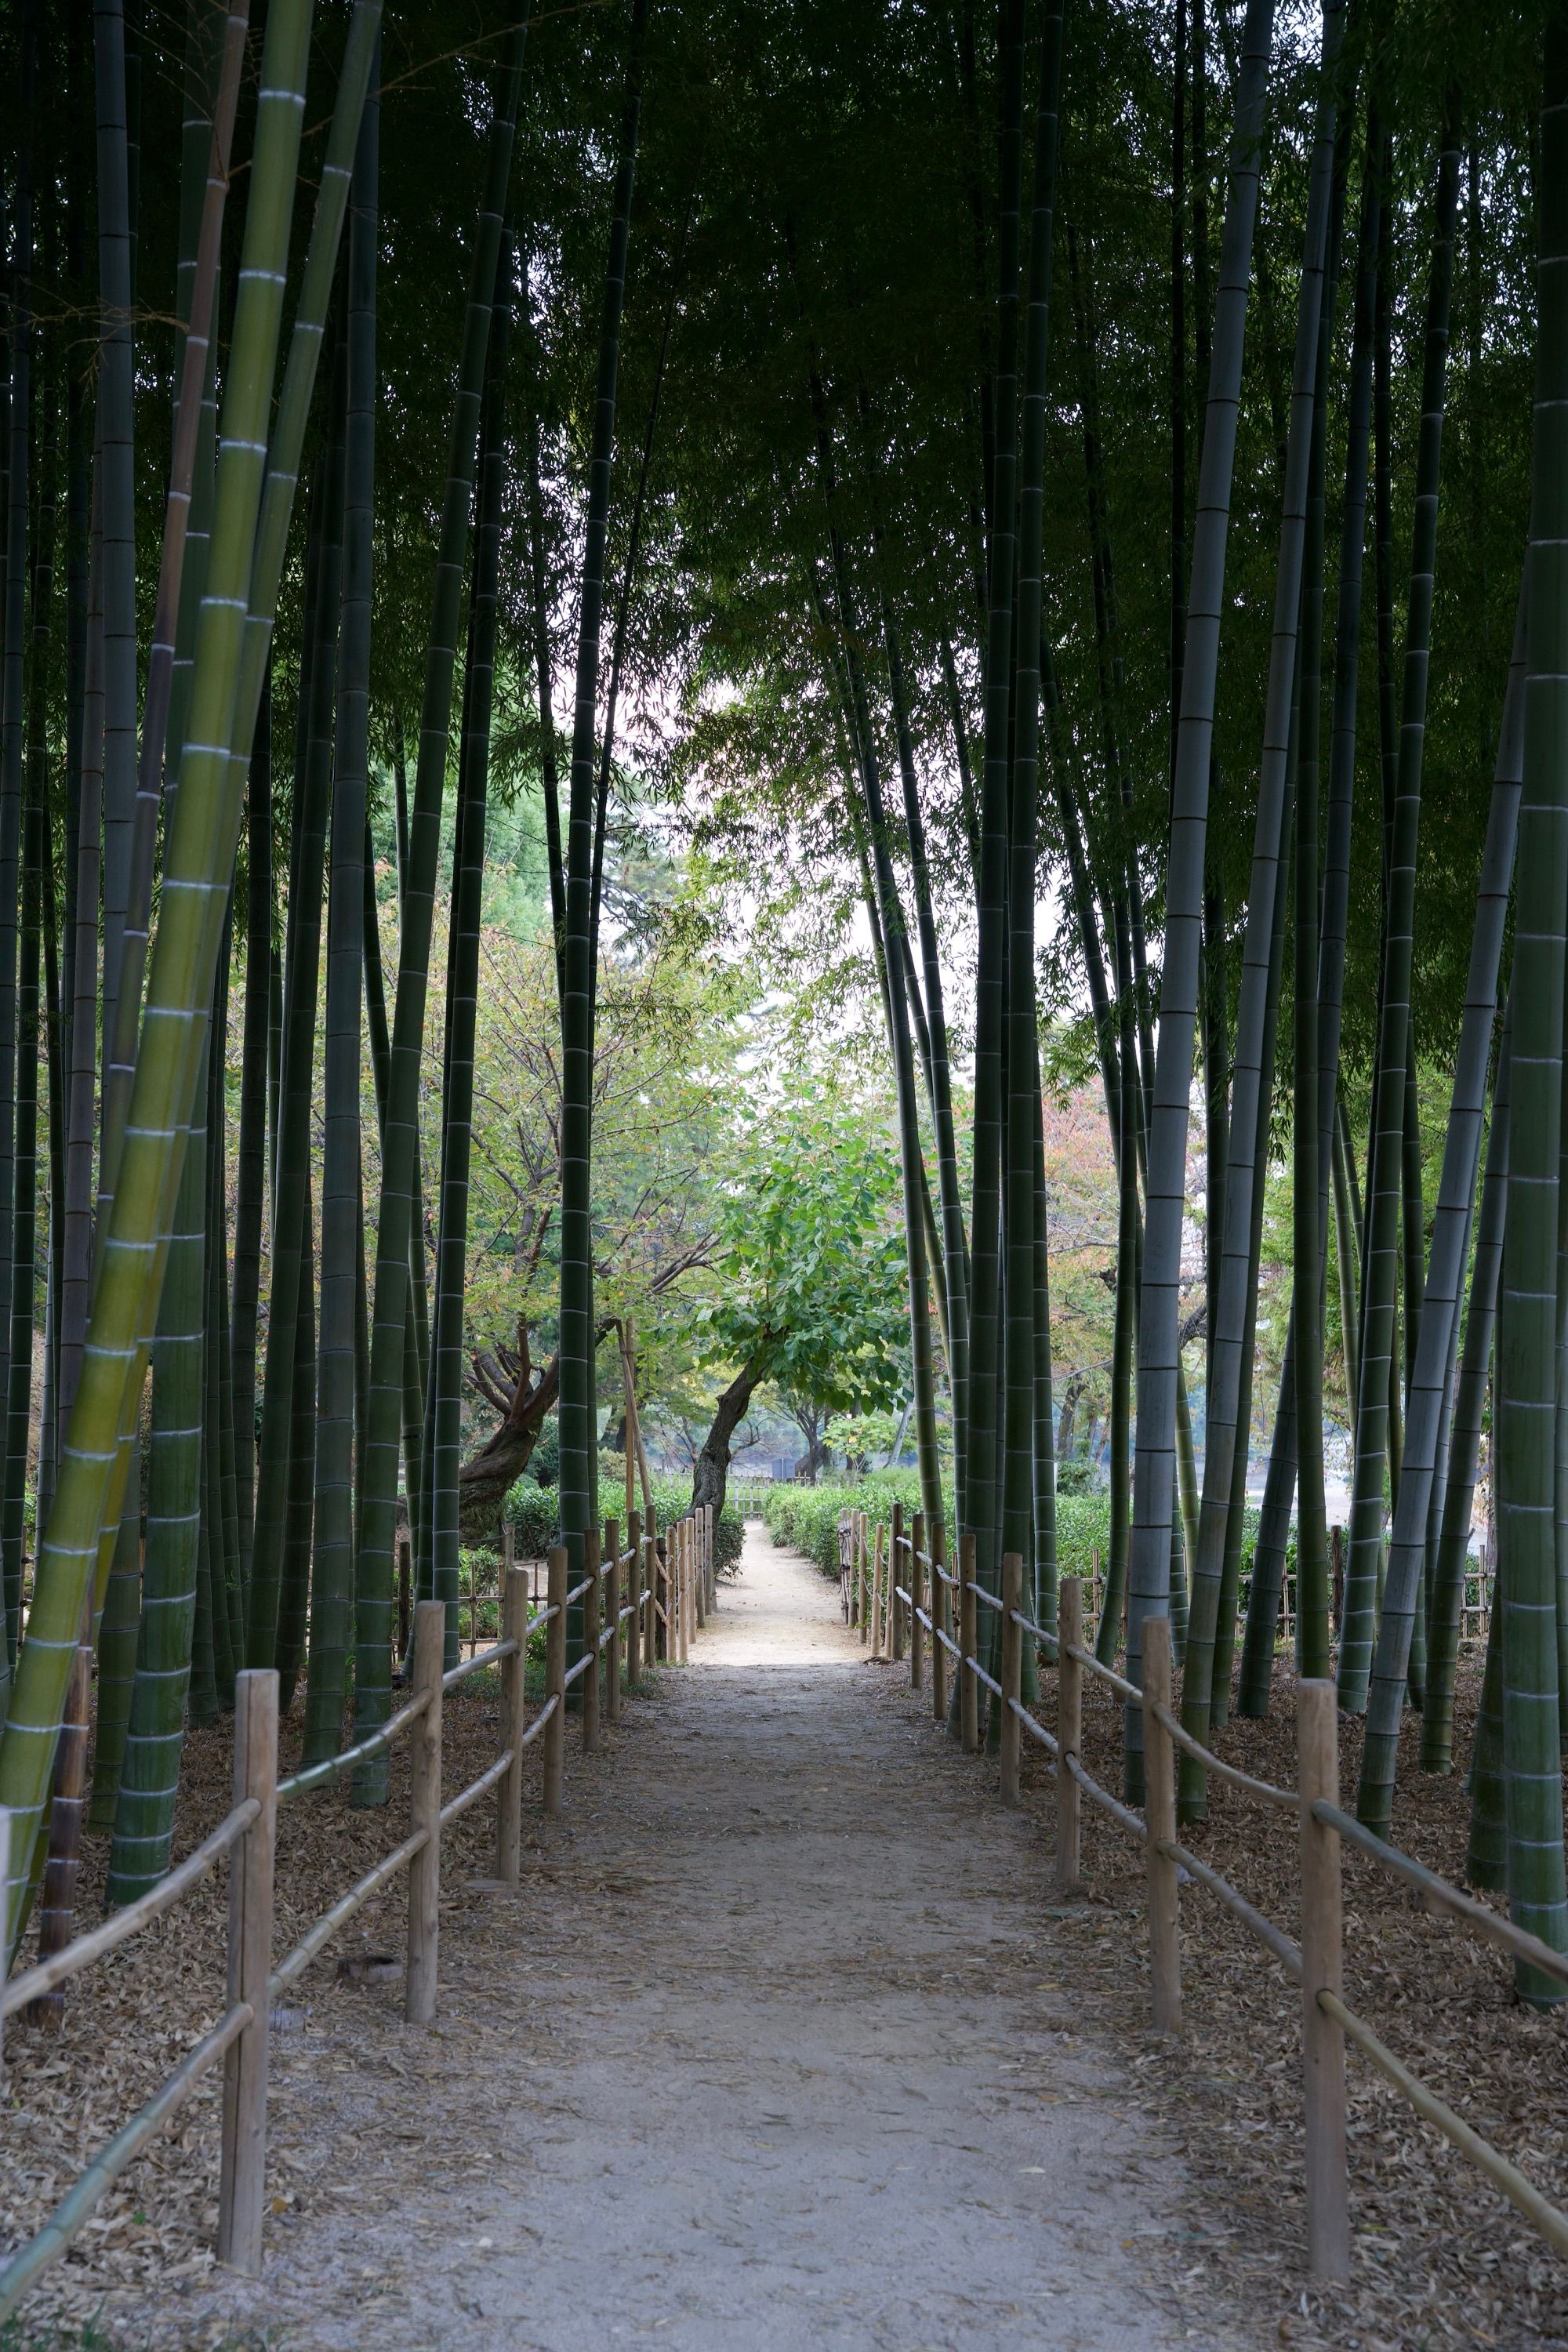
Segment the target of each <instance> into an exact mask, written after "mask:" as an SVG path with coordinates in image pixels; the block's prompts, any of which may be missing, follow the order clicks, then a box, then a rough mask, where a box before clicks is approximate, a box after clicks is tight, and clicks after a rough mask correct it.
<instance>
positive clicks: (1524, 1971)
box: [1496, 9, 1568, 2008]
mask: <svg viewBox="0 0 1568 2352" xmlns="http://www.w3.org/2000/svg"><path fill="white" fill-rule="evenodd" d="M1540 153H1541V163H1540V170H1539V173H1538V174H1537V178H1536V208H1537V218H1538V226H1537V237H1538V251H1537V263H1536V300H1537V304H1538V324H1537V335H1536V355H1535V420H1534V421H1535V434H1534V444H1533V449H1532V453H1531V513H1530V548H1529V553H1528V556H1527V559H1526V561H1527V565H1528V573H1529V585H1528V589H1527V603H1528V607H1529V611H1528V620H1527V633H1528V641H1529V643H1528V669H1527V674H1526V680H1525V688H1524V787H1523V793H1522V797H1521V803H1520V813H1519V887H1518V891H1517V894H1516V898H1515V908H1514V946H1513V978H1512V982H1511V986H1510V1002H1511V1004H1512V1011H1513V1061H1512V1068H1511V1073H1510V1085H1511V1094H1510V1113H1509V1188H1508V1209H1507V1214H1506V1217H1505V1220H1504V1226H1503V1257H1502V1296H1501V1301H1500V1310H1499V1316H1498V1331H1497V1397H1496V1419H1497V1487H1498V1601H1497V1606H1498V1609H1499V1611H1500V1618H1501V1633H1500V1643H1499V1650H1500V1670H1501V1708H1502V1753H1503V1780H1504V1794H1505V1802H1506V1807H1507V1825H1508V1904H1509V1913H1510V1917H1512V1918H1513V1919H1514V1920H1515V1921H1516V1922H1517V1924H1518V1925H1519V1926H1520V1927H1528V1928H1529V1929H1531V1932H1532V1933H1533V1934H1535V1935H1537V1936H1540V1937H1542V1938H1543V1939H1544V1940H1545V1941H1546V1942H1547V1943H1549V1944H1551V1945H1552V1948H1553V1949H1554V1950H1556V1951H1559V1952H1561V1951H1565V1950H1568V1888H1565V1886H1564V1879H1563V1780H1562V1752H1561V1749H1562V1742H1561V1738H1560V1734H1559V1726H1560V1714H1559V1695H1558V1688H1557V1560H1556V1539H1555V1538H1556V1528H1555V1503H1556V1464H1555V1459H1554V1454H1555V1447H1554V1442H1553V1440H1554V1429H1555V1422H1556V1405H1557V1331H1556V1321H1557V1311H1556V1310H1557V1191H1558V1182H1559V1172H1560V1171H1559V1162H1560V1137H1561V1131H1562V1118H1563V943H1564V929H1565V917H1568V766H1565V765H1564V762H1563V757H1562V745H1563V740H1564V737H1565V734H1568V12H1564V11H1563V10H1561V9H1559V10H1557V11H1556V12H1554V14H1553V16H1552V21H1551V22H1550V24H1549V25H1548V26H1547V32H1546V57H1545V74H1544V88H1543V93H1542V110H1541V151H1540ZM1515 1983H1516V1986H1517V1988H1518V1991H1519V1995H1520V1998H1521V2000H1525V2001H1527V2002H1529V2003H1530V2004H1531V2007H1536V2008H1544V2007H1546V2006H1548V2005H1549V2004H1551V2003H1552V2002H1555V2001H1560V2000H1562V1999H1563V1988H1562V1986H1561V1985H1559V1984H1556V1983H1555V1982H1553V1981H1552V1979H1549V1978H1543V1977H1542V1976H1541V1975H1540V1974H1539V1973H1538V1972H1537V1971H1536V1970H1534V1969H1530V1968H1528V1967H1526V1966H1524V1965H1523V1964H1522V1963H1521V1964H1518V1965H1517V1966H1516V1969H1515Z"/></svg>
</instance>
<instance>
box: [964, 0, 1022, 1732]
mask: <svg viewBox="0 0 1568 2352" xmlns="http://www.w3.org/2000/svg"><path fill="white" fill-rule="evenodd" d="M1000 42H1001V55H1000V59H999V70H1000V79H1001V95H1000V101H999V103H1000V125H1001V133H1000V140H1001V143H1000V163H999V191H998V198H997V218H996V247H997V261H996V273H997V274H996V287H997V305H996V307H997V334H996V372H995V379H994V395H993V409H994V455H993V458H992V465H991V475H990V481H989V484H988V512H989V517H990V525H991V528H990V532H989V551H988V552H989V576H988V579H987V583H986V613H985V652H984V697H985V703H984V718H985V751H984V763H983V769H982V781H981V794H980V803H981V805H980V874H979V881H978V885H977V887H976V890H975V919H976V927H977V931H978V940H977V944H976V952H975V976H974V1108H973V1144H972V1154H971V1157H972V1168H971V1177H970V1182H971V1202H970V1217H969V1234H970V1251H971V1276H970V1298H969V1391H968V1398H967V1408H968V1409H967V1412H966V1415H965V1426H964V1445H965V1456H966V1459H965V1465H964V1478H963V1497H964V1508H965V1511H966V1513H967V1515H968V1516H967V1517H966V1519H965V1521H964V1523H963V1528H961V1530H960V1532H961V1533H962V1534H963V1535H972V1536H973V1538H974V1573H975V1578H976V1580H977V1581H978V1582H979V1583H980V1584H981V1585H983V1586H984V1588H985V1589H986V1590H987V1591H994V1589H995V1588H996V1585H997V1581H998V1579H999V1577H1000V1572H1001V1567H1000V1561H999V1559H998V1557H997V1552H996V1538H997V1535H998V1532H999V1528H998V1524H997V1517H998V1514H997V1504H998V1495H997V1472H998V1468H999V1466H1000V1438H1001V1427H1000V1421H1001V1413H1000V1396H999V1381H998V1377H997V1375H998V1370H999V1366H1000V1360H1001V1349H1000V1346H999V1340H1000V1337H1001V1328H1002V1327H1001V1321H1000V1317H1001V1306H1002V1296H1001V1294H1002V1259H1001V1243H1002V1233H1001V1224H1002V1135H1003V1108H1004V1106H1003V1076H1002V1068H1003V1055H1004V1050H1005V993H1006V973H1007V803H1008V798H1009V787H1010V783H1011V761H1012V748H1013V743H1012V708H1013V656H1014V627H1013V605H1014V592H1015V588H1016V565H1017V517H1016V508H1017V491H1018V330H1019V315H1018V314H1019V301H1020V289H1021V244H1022V223H1023V201H1024V197H1023V170H1024V10H1023V7H1022V5H1021V0H1005V5H1004V7H1003V10H1002V14H1001V26H1000ZM991 1615H992V1612H990V1611H989V1610H987V1611H985V1612H984V1618H985V1621H986V1632H985V1634H984V1640H985V1641H987V1642H988V1641H989V1640H990V1638H991V1635H990V1618H991ZM957 1707H958V1693H957V1690H956V1688H955V1689H954V1693H953V1699H952V1715H951V1718H950V1719H951V1721H952V1727H954V1728H956V1724H957Z"/></svg>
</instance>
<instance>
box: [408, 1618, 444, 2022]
mask: <svg viewBox="0 0 1568 2352" xmlns="http://www.w3.org/2000/svg"><path fill="white" fill-rule="evenodd" d="M446 1629H447V1610H446V1604H445V1603H444V1602H443V1601H420V1602H419V1603H418V1605H417V1607H416V1609H415V1612H414V1692H415V1696H416V1697H417V1696H418V1695H419V1693H420V1692H421V1691H428V1692H429V1694H430V1699H429V1704H428V1706H426V1709H425V1712H424V1714H423V1715H422V1716H421V1717H420V1718H419V1720H418V1722H417V1723H416V1725H415V1726H414V1729H413V1731H412V1733H411V1734H410V1736H409V1749H408V1768H409V1769H408V1779H409V1794H410V1798H411V1803H410V1807H409V1811H410V1814H411V1819H410V1821H409V1824H408V1827H409V1830H410V1832H418V1831H420V1830H423V1831H424V1832H425V1843H424V1844H423V1845H422V1846H421V1847H420V1849H419V1851H418V1853H416V1855H415V1857H414V1859H413V1861H412V1862H411V1863H410V1864H409V1865H408V1974H407V1981H406V1984H405V1989H404V2001H403V2014H404V2016H405V2018H406V2019H407V2021H408V2022H409V2024H410V2025H429V2024H430V2023H431V2022H432V2021H433V2020H434V2018H435V2015H436V1987H437V1979H438V1977H439V1974H440V1936H441V1669H442V1665H443V1663H444V1658H445V1651H446V1642H447V1630H446Z"/></svg>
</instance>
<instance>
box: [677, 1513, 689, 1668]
mask: <svg viewBox="0 0 1568 2352" xmlns="http://www.w3.org/2000/svg"><path fill="white" fill-rule="evenodd" d="M675 1621H676V1625H677V1628H678V1630H679V1643H680V1646H679V1651H678V1653H677V1655H678V1656H679V1662H680V1664H682V1665H684V1664H686V1661H687V1659H688V1658H689V1656H690V1654H691V1522H690V1520H689V1519H677V1521H676V1523H675Z"/></svg>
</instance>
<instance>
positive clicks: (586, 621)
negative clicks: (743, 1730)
mask: <svg viewBox="0 0 1568 2352" xmlns="http://www.w3.org/2000/svg"><path fill="white" fill-rule="evenodd" d="M647 9H648V0H632V9H631V19H630V26H629V47H628V54H627V66H626V97H625V102H624V105H623V107H622V112H621V128H620V139H619V145H618V149H617V153H616V187H615V197H614V203H613V209H612V212H611V219H610V241H609V254H608V257H607V261H606V265H605V299H604V309H603V311H602V314H601V319H600V328H599V368H598V383H597V388H596V391H595V402H594V432H593V444H592V448H591V452H590V457H589V466H588V499H587V511H586V515H585V518H584V546H583V571H582V591H581V601H580V604H579V610H578V625H577V667H576V686H575V698H574V706H573V723H572V770H571V782H570V788H569V798H568V803H567V828H566V923H565V945H564V952H563V957H562V974H563V978H562V992H561V1340H560V1357H561V1402H560V1405H559V1408H558V1412H559V1419H560V1428H561V1474H560V1477H561V1534H562V1540H563V1543H564V1544H565V1546H566V1548H567V1551H568V1553H569V1555H570V1559H571V1572H572V1576H573V1578H574V1580H577V1579H580V1578H581V1576H582V1573H583V1558H584V1538H586V1536H587V1534H588V1532H589V1530H590V1529H591V1528H593V1527H594V1526H595V1524H596V1521H597V1517H598V1495H597V1455H598V1448H597V1445H596V1444H595V1435H596V1431H595V1402H594V1390H595V1381H594V1360H595V1345H594V1255H593V1178H592V1166H591V1160H592V1150H593V1087H594V997H595V987H594V969H593V953H594V943H593V885H594V830H595V811H596V807H597V778H596V769H597V761H596V759H595V750H596V744H597V726H598V684H599V639H600V635H601V630H602V625H603V620H604V605H605V538H606V534H607V531H608V527H609V513H610V465H611V459H612V457H613V456H614V451H615V432H616V376H617V373H618V369H619V363H620V346H621V314H622V311H623V309H624V307H625V303H626V248H627V245H628V241H629V238H630V233H631V205H632V184H633V181H634V178H635V176H636V173H637V134H638V125H639V120H640V116H641V110H642V46H643V35H644V32H645V29H646V27H647ZM581 1644H582V1608H581V1604H580V1603H579V1604H576V1605H575V1606H574V1612H573V1616H572V1621H571V1623H570V1626H569V1629H568V1636H567V1646H568V1648H569V1649H570V1650H571V1651H572V1653H573V1655H574V1658H575V1656H576V1655H577V1654H579V1652H580V1650H581Z"/></svg>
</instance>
